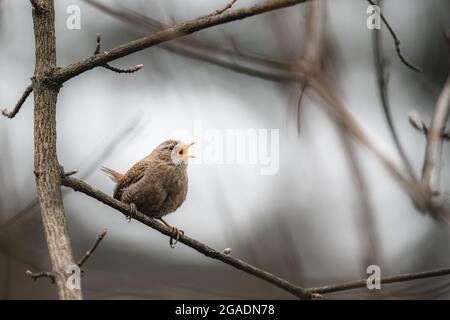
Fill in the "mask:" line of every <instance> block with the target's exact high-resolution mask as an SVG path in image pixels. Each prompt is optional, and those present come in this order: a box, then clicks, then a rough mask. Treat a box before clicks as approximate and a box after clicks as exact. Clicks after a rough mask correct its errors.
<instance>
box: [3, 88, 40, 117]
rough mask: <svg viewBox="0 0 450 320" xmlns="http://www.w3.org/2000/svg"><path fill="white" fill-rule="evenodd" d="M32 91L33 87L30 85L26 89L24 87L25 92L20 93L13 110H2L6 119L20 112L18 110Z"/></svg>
mask: <svg viewBox="0 0 450 320" xmlns="http://www.w3.org/2000/svg"><path fill="white" fill-rule="evenodd" d="M32 91H33V85H32V84H30V85H29V86H28V87H26V89H25V91H24V92H23V93H22V96H21V97H20V99H19V101H17V104H16V106H15V107H14V109H13V110H11V111H8V110H7V109H2V114H3V115H4V116H5V117H7V118H10V119H12V118H14V117H15V116H16V114H17V113H18V112H19V111H20V108H22V105H23V104H24V103H25V101H26V100H27V98H28V96H29V95H30V93H31V92H32Z"/></svg>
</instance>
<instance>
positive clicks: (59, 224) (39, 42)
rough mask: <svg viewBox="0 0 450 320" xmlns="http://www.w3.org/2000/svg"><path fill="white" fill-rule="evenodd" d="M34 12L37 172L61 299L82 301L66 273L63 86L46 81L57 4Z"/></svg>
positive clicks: (52, 60)
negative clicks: (60, 130)
mask: <svg viewBox="0 0 450 320" xmlns="http://www.w3.org/2000/svg"><path fill="white" fill-rule="evenodd" d="M37 2H38V4H39V6H40V7H41V8H42V10H39V11H37V10H36V9H34V10H33V24H34V34H35V47H36V67H35V72H34V77H33V89H34V146H35V147H34V148H35V150H34V151H35V159H34V170H35V174H36V187H37V194H38V197H39V202H40V206H41V214H42V223H43V225H44V231H45V236H46V239H47V246H48V250H49V253H50V260H51V264H52V273H53V275H54V278H55V281H56V285H57V288H58V289H57V291H58V296H59V298H60V299H81V298H82V294H81V290H77V289H69V288H68V287H67V286H66V281H67V278H68V276H69V275H67V274H66V270H68V267H69V266H71V265H75V262H74V258H73V254H72V248H71V245H70V238H69V234H68V228H67V223H66V217H65V214H64V206H63V201H62V196H61V174H60V172H61V170H60V166H59V163H58V158H57V154H56V100H57V96H58V92H59V85H57V84H55V83H51V82H49V81H47V80H46V76H47V75H49V74H51V73H53V72H54V70H55V69H56V39H55V21H54V20H55V13H54V3H53V0H41V1H37Z"/></svg>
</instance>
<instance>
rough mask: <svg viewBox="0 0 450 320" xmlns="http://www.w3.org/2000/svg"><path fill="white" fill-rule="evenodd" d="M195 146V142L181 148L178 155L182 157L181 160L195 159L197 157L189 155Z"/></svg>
mask: <svg viewBox="0 0 450 320" xmlns="http://www.w3.org/2000/svg"><path fill="white" fill-rule="evenodd" d="M194 144H195V142H192V143H189V144H185V145H184V146H183V147H181V149H180V151H179V152H178V154H179V155H180V157H181V158H195V156H192V155H190V154H188V149H189V148H190V147H192V146H193V145H194Z"/></svg>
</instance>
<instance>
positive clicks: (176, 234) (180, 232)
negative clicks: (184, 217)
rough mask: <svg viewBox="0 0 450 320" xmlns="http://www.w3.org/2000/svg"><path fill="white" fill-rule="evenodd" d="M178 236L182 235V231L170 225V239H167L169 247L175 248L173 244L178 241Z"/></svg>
mask: <svg viewBox="0 0 450 320" xmlns="http://www.w3.org/2000/svg"><path fill="white" fill-rule="evenodd" d="M180 236H184V231H183V230H181V229H177V228H175V227H172V234H171V235H170V240H169V245H170V247H171V248H175V245H176V244H177V243H178V240H180ZM174 237H175V240H174Z"/></svg>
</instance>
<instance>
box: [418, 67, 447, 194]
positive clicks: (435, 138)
mask: <svg viewBox="0 0 450 320" xmlns="http://www.w3.org/2000/svg"><path fill="white" fill-rule="evenodd" d="M449 112H450V75H449V76H448V78H447V82H446V83H445V85H444V88H443V89H442V92H441V94H440V96H439V99H438V101H437V104H436V110H435V111H434V116H433V120H432V121H431V126H430V129H429V131H428V134H427V148H426V152H425V160H424V162H423V168H422V181H421V182H422V188H423V189H424V192H426V193H427V194H428V195H429V196H430V197H433V194H434V193H435V192H436V191H438V190H439V189H435V190H433V187H432V186H431V183H432V181H431V180H432V175H433V173H436V174H435V176H436V177H439V174H437V171H438V170H439V164H440V158H441V149H442V133H443V132H445V127H446V123H447V120H448V116H449ZM436 188H439V182H438V180H437V184H436Z"/></svg>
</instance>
